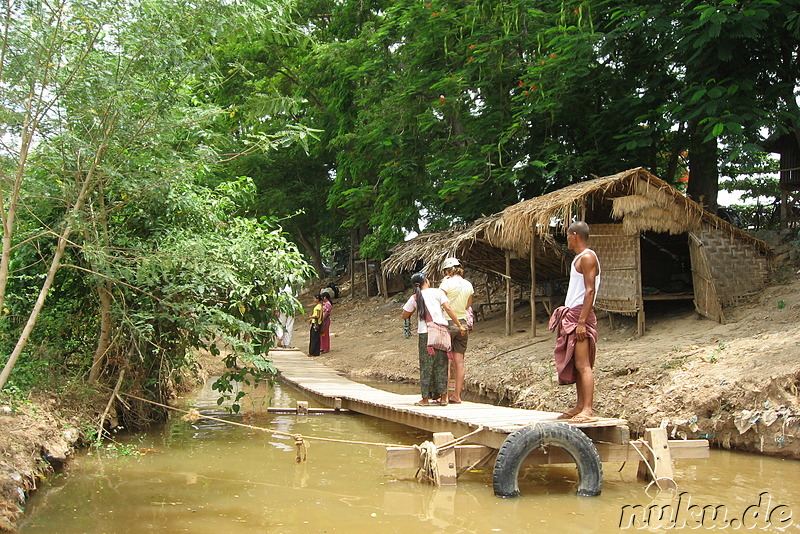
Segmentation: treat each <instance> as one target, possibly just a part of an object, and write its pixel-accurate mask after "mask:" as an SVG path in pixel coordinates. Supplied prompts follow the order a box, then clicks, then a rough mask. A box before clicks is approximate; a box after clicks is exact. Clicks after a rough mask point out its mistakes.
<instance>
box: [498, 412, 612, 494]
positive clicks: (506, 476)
mask: <svg viewBox="0 0 800 534" xmlns="http://www.w3.org/2000/svg"><path fill="white" fill-rule="evenodd" d="M544 446H555V447H561V448H562V449H564V450H565V451H567V452H568V453H569V454H570V456H572V458H573V460H575V465H576V466H577V467H578V491H577V494H578V495H579V496H581V497H595V496H597V495H600V491H601V490H602V489H603V464H602V462H601V461H600V455H599V454H598V453H597V449H596V448H595V446H594V443H592V440H591V439H589V437H588V436H587V435H586V434H584V433H583V432H581V431H580V430H578V429H577V428H575V427H572V426H570V425H568V424H565V423H537V424H535V425H530V426H526V427H524V428H520V429H519V430H517V431H516V432H514V433H512V434H510V435H509V436H508V437H507V438H506V440H505V441H504V442H503V446H502V447H500V450H499V451H498V453H497V459H496V460H495V463H494V477H493V481H494V494H495V495H497V496H498V497H516V496H518V495H519V494H520V493H519V483H518V481H517V479H518V477H519V469H520V467H521V466H522V462H523V461H524V460H525V458H527V457H528V454H530V453H531V452H532V451H535V450H536V449H539V448H540V447H544Z"/></svg>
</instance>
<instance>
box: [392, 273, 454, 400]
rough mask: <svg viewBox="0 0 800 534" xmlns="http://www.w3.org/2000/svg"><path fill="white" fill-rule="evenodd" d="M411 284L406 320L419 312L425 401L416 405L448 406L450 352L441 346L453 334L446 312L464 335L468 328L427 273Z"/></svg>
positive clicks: (404, 308) (413, 280) (416, 277)
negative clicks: (431, 281) (412, 291)
mask: <svg viewBox="0 0 800 534" xmlns="http://www.w3.org/2000/svg"><path fill="white" fill-rule="evenodd" d="M411 283H412V284H414V294H413V295H411V297H410V298H409V299H408V301H407V302H406V303H405V305H404V306H403V319H408V318H410V317H411V316H412V315H413V314H414V312H415V311H416V312H417V333H418V334H419V383H420V389H421V390H422V400H420V401H419V402H417V403H415V404H416V405H417V406H447V349H446V348H443V345H441V343H444V342H445V341H449V334H448V332H447V319H446V318H445V314H444V313H443V311H442V310H444V312H446V313H447V315H448V316H450V318H451V319H452V320H453V323H454V324H456V325H458V327H459V329H460V330H461V332H462V333H466V331H467V327H466V326H465V325H463V324H461V322H460V321H459V320H458V318H457V317H456V315H455V313H454V312H453V308H452V307H451V306H450V301H449V300H447V296H446V295H445V294H444V292H443V291H442V290H441V289H437V288H432V287H431V285H430V282H429V281H428V278H427V277H426V276H425V275H424V274H423V273H416V274H414V275H413V276H412V277H411ZM434 338H436V339H434Z"/></svg>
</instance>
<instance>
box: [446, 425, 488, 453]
mask: <svg viewBox="0 0 800 534" xmlns="http://www.w3.org/2000/svg"><path fill="white" fill-rule="evenodd" d="M482 431H483V426H479V427H478V428H477V429H475V430H473V431H472V432H470V433H469V434H464V435H463V436H461V437H458V438H456V439H454V440H453V441H448V442H447V443H445V444H443V445H442V446H441V447H439V450H440V451H446V450H448V449H452V448H453V447H455V446H456V445H458V444H459V443H463V442H464V441H466V439H467V438H468V437H470V436H474V435H475V434H477V433H478V432H482Z"/></svg>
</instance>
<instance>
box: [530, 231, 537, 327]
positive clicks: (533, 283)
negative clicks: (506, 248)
mask: <svg viewBox="0 0 800 534" xmlns="http://www.w3.org/2000/svg"><path fill="white" fill-rule="evenodd" d="M531 336H533V337H536V227H535V226H534V227H533V228H531Z"/></svg>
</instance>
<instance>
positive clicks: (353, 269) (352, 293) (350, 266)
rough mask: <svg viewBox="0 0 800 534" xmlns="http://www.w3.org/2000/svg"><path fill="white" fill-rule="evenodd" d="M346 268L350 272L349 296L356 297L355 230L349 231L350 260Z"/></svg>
mask: <svg viewBox="0 0 800 534" xmlns="http://www.w3.org/2000/svg"><path fill="white" fill-rule="evenodd" d="M347 268H348V269H349V270H350V296H353V297H354V296H355V295H356V230H355V228H354V229H352V230H351V231H350V259H349V261H348V265H347Z"/></svg>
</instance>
